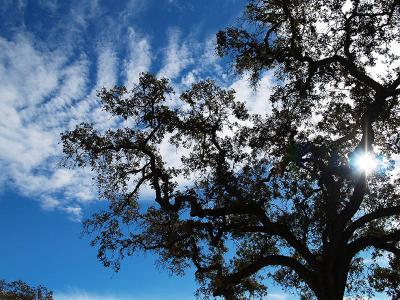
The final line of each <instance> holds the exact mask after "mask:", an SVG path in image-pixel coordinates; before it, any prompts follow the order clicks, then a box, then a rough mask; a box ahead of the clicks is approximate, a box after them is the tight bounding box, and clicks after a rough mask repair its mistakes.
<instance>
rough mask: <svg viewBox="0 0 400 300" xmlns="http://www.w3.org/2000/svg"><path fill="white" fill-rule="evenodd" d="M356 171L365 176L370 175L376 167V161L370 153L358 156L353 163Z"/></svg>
mask: <svg viewBox="0 0 400 300" xmlns="http://www.w3.org/2000/svg"><path fill="white" fill-rule="evenodd" d="M355 165H356V167H357V169H359V170H360V171H362V172H365V173H367V174H369V173H371V172H372V171H373V170H375V169H376V167H377V166H378V161H377V159H376V158H375V156H374V155H373V154H372V153H369V152H367V153H364V154H360V155H359V156H358V157H357V158H356V161H355Z"/></svg>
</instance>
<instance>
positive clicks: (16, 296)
mask: <svg viewBox="0 0 400 300" xmlns="http://www.w3.org/2000/svg"><path fill="white" fill-rule="evenodd" d="M0 299H1V300H53V293H52V292H51V291H49V290H48V289H47V288H45V287H43V286H38V287H31V286H29V285H27V284H26V283H25V282H23V281H21V280H18V281H12V282H6V281H5V280H0Z"/></svg>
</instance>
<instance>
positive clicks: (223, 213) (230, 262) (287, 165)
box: [62, 0, 400, 300]
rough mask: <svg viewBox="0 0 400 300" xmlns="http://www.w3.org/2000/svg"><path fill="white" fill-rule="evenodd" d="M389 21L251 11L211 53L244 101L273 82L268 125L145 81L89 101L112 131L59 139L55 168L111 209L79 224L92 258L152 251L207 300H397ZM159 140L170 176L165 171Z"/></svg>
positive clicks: (255, 7) (399, 14)
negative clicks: (277, 299)
mask: <svg viewBox="0 0 400 300" xmlns="http://www.w3.org/2000/svg"><path fill="white" fill-rule="evenodd" d="M399 9H400V1H398V0H375V1H371V0H346V1H344V0H251V1H249V3H248V5H247V7H246V12H245V18H244V21H243V23H242V24H240V26H239V25H238V26H236V27H231V28H227V29H225V30H224V31H221V32H219V33H218V34H217V52H218V54H219V55H221V56H228V57H230V58H231V59H232V62H233V65H234V67H235V69H236V71H237V72H238V73H239V74H250V75H251V81H252V83H253V84H254V86H255V87H256V88H257V82H258V80H259V78H260V77H261V76H263V75H264V74H265V72H270V74H273V75H274V77H273V78H274V88H273V90H272V95H271V96H270V97H269V99H265V101H269V102H270V103H271V107H272V109H271V110H270V111H266V112H258V114H253V113H250V112H249V111H248V110H247V109H246V105H245V100H246V99H236V97H235V92H234V91H233V90H227V89H224V88H222V87H219V86H218V85H217V84H216V83H215V82H214V81H212V80H205V81H201V82H198V83H195V84H193V86H192V87H191V88H190V89H189V90H187V91H185V92H183V93H182V94H181V95H179V97H177V96H176V95H175V94H174V92H173V88H172V87H171V85H170V83H169V81H168V80H167V79H164V78H162V79H157V78H156V77H155V76H153V75H151V74H147V73H146V74H142V76H141V77H140V80H139V83H138V84H137V85H135V87H134V88H133V89H132V90H128V89H127V88H125V87H123V86H122V87H118V86H117V87H114V88H112V89H102V90H101V91H100V92H99V97H100V99H101V101H102V104H103V107H104V109H105V110H106V111H108V112H109V113H110V114H111V115H113V116H114V117H115V119H116V122H117V124H118V125H117V126H115V127H114V128H110V129H109V130H107V131H106V132H101V131H99V130H97V129H96V128H95V126H94V125H92V124H87V123H83V124H81V125H80V126H78V127H77V128H76V129H74V130H72V131H69V132H65V133H63V135H62V141H63V146H64V152H65V154H66V157H67V158H68V159H69V160H68V161H69V163H70V164H72V165H77V166H80V167H90V168H91V169H92V170H93V171H94V172H95V174H96V180H97V183H98V186H99V192H100V195H99V196H100V198H102V199H107V200H108V201H109V208H108V209H107V210H104V211H101V212H98V213H96V214H95V215H93V217H92V218H91V219H89V220H88V221H86V223H85V228H86V230H87V231H88V232H93V233H95V238H94V240H93V245H97V246H98V249H99V250H98V256H99V259H100V260H101V261H103V263H104V264H105V265H106V266H112V267H114V268H115V269H116V270H118V268H119V266H120V263H121V260H122V259H123V258H124V256H127V255H128V256H129V255H132V254H133V253H135V252H137V251H152V252H155V253H157V254H158V255H159V257H160V261H161V262H162V263H163V264H164V265H165V266H166V267H167V268H169V269H170V270H172V271H173V272H175V273H177V274H180V273H183V272H184V270H185V269H186V268H188V267H190V266H192V267H194V268H195V269H196V273H195V274H196V279H197V280H198V282H199V283H200V288H199V295H203V296H205V297H209V296H223V297H224V298H226V299H247V298H256V297H261V298H262V297H263V296H264V295H265V293H266V288H267V287H266V285H267V284H269V283H270V282H271V281H275V282H277V283H279V284H281V285H282V286H283V287H285V288H288V289H291V290H292V291H294V292H296V293H298V294H299V295H300V296H301V297H302V298H303V299H312V298H317V299H321V300H322V299H343V297H344V296H345V295H352V296H365V295H366V296H371V295H373V293H374V292H375V291H380V292H383V291H386V292H387V293H388V294H389V295H391V296H392V297H393V299H398V297H400V288H399V281H400V279H399V278H400V276H399V275H400V264H399V260H400V245H399V241H400V228H399V222H400V193H399V179H398V170H397V169H396V165H395V162H394V160H393V159H394V158H396V155H398V154H399V152H400V134H399V127H400V106H399V101H398V97H399V95H400V68H399V62H400V61H399V51H398V46H399V43H400V33H399V28H400V11H399ZM396 45H397V46H396ZM171 99H174V101H172V100H171ZM166 141H168V142H169V143H170V144H171V145H173V146H174V147H176V149H177V150H176V151H177V152H178V153H184V154H183V155H182V158H181V162H180V164H175V165H173V166H171V165H170V164H168V163H167V160H168V158H169V157H168V156H170V155H174V154H173V153H167V154H165V152H163V151H161V150H162V149H161V145H163V144H164V143H166ZM368 164H369V165H368ZM362 166H364V168H363V167H362ZM182 178H183V179H185V180H186V181H183V180H182ZM183 182H186V184H184V183H183ZM145 189H152V190H153V191H154V202H152V203H151V205H145V204H144V203H143V202H141V201H139V200H140V199H141V197H142V196H141V191H143V190H145Z"/></svg>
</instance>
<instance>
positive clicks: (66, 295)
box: [54, 291, 188, 300]
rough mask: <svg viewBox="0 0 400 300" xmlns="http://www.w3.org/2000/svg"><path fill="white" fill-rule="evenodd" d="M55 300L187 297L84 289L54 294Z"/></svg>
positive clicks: (123, 299)
mask: <svg viewBox="0 0 400 300" xmlns="http://www.w3.org/2000/svg"><path fill="white" fill-rule="evenodd" d="M54 299H55V300H165V299H174V300H183V299H188V298H187V297H181V296H178V295H174V294H172V295H171V293H170V294H169V295H168V296H167V297H166V296H154V295H150V294H147V295H142V296H134V295H129V296H115V295H100V294H95V293H88V292H85V291H71V292H61V293H55V294H54Z"/></svg>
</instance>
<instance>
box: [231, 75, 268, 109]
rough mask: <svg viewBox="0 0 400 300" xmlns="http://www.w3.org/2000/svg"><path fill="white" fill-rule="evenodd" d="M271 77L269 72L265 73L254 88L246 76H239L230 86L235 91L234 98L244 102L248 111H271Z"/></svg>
mask: <svg viewBox="0 0 400 300" xmlns="http://www.w3.org/2000/svg"><path fill="white" fill-rule="evenodd" d="M272 80H273V77H272V75H271V74H270V73H265V74H264V75H263V76H262V77H261V79H260V82H259V85H258V87H257V89H256V90H254V88H253V87H252V86H251V85H250V81H249V79H248V78H247V77H243V78H240V79H238V80H236V81H235V82H233V83H232V84H231V86H230V88H232V89H234V90H235V91H236V98H237V99H238V100H240V101H244V102H245V103H246V107H247V109H248V110H249V112H250V113H257V114H260V115H265V114H268V113H270V112H271V103H270V102H269V97H270V95H271V88H272V86H273V82H272Z"/></svg>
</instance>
